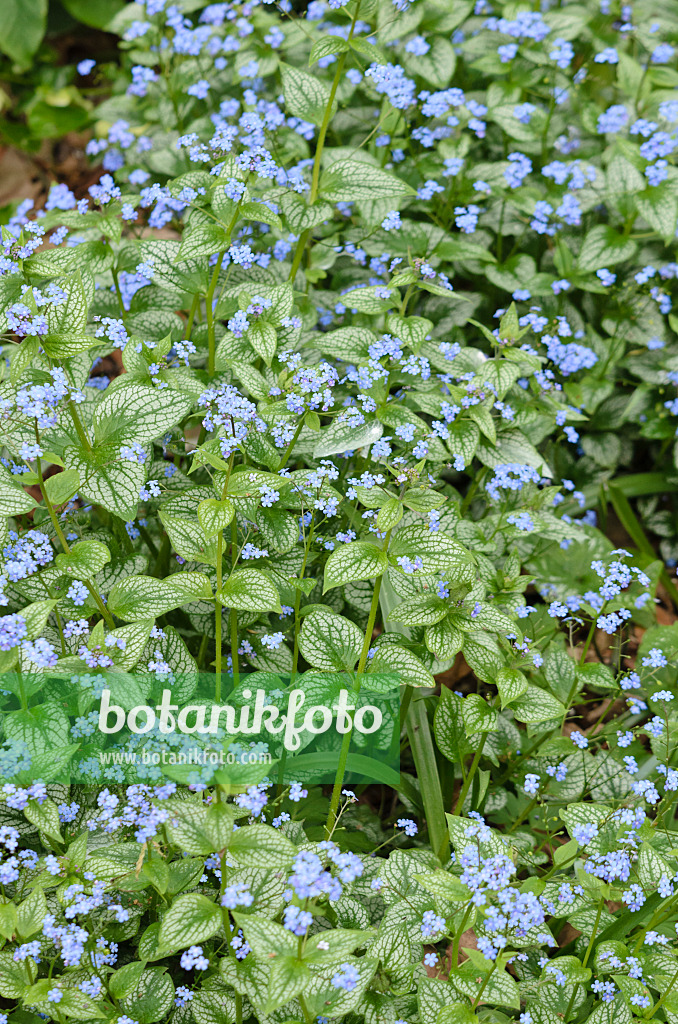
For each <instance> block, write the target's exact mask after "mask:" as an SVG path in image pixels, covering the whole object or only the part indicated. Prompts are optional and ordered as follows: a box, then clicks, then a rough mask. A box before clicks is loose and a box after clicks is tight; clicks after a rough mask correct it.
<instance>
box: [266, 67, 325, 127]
mask: <svg viewBox="0 0 678 1024" xmlns="http://www.w3.org/2000/svg"><path fill="white" fill-rule="evenodd" d="M280 76H281V78H282V85H283V93H284V96H285V106H286V108H287V110H288V111H289V113H290V114H294V115H295V116H296V117H301V118H302V119H303V120H304V121H310V122H311V124H317V125H320V124H321V123H322V120H323V117H324V115H325V109H326V107H327V104H328V101H329V96H330V90H329V88H328V87H327V85H326V84H325V82H323V81H322V79H321V78H318V77H317V76H316V75H312V74H309V73H308V72H307V71H302V70H301V69H300V68H295V67H292V65H291V64H281V65H280ZM335 109H336V108H335Z"/></svg>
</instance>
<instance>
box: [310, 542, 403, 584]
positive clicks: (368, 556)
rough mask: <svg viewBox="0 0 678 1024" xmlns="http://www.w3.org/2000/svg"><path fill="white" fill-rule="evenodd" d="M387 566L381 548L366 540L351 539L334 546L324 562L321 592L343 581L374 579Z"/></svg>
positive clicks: (386, 558)
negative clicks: (323, 578)
mask: <svg viewBox="0 0 678 1024" xmlns="http://www.w3.org/2000/svg"><path fill="white" fill-rule="evenodd" d="M387 568H388V556H387V555H386V552H385V551H383V550H382V548H378V547H377V545H376V544H370V543H368V542H367V541H353V542H352V543H351V544H342V545H341V547H338V548H335V549H334V551H333V552H332V553H331V555H330V557H329V558H328V559H327V562H326V564H325V582H324V586H323V593H326V592H327V591H328V590H331V589H332V588H333V587H340V586H341V585H342V584H343V583H353V582H354V581H355V580H369V579H376V577H378V576H381V574H382V573H383V572H385V571H386V569H387Z"/></svg>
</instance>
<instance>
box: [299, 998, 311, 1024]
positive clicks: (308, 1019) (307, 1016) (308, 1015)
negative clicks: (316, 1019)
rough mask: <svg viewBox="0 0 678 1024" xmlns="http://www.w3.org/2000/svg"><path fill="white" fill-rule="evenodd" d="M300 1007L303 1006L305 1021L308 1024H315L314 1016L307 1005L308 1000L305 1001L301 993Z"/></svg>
mask: <svg viewBox="0 0 678 1024" xmlns="http://www.w3.org/2000/svg"><path fill="white" fill-rule="evenodd" d="M299 1005H300V1006H301V1012H302V1013H303V1015H304V1020H305V1021H306V1024H313V1016H312V1014H311V1012H310V1010H309V1008H308V1006H307V1005H306V1000H305V999H304V997H303V996H302V994H301V993H299Z"/></svg>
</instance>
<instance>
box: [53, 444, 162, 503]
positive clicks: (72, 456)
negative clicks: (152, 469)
mask: <svg viewBox="0 0 678 1024" xmlns="http://www.w3.org/2000/svg"><path fill="white" fill-rule="evenodd" d="M119 453H120V451H119V447H118V446H117V445H114V446H113V445H101V446H100V447H98V448H97V449H95V450H94V451H92V452H86V451H85V450H84V449H82V448H71V447H68V448H66V449H65V450H64V460H65V461H66V462H67V464H68V465H69V467H70V468H72V469H74V470H75V471H76V472H77V473H78V476H79V479H80V484H79V486H78V493H79V494H80V495H81V497H83V498H85V499H86V500H87V501H90V502H91V503H92V504H93V505H102V506H103V507H104V508H105V509H106V510H107V511H108V512H113V513H114V515H116V516H119V517H120V518H121V519H125V520H130V519H135V518H136V514H137V509H138V507H139V490H140V489H141V487H142V485H143V483H144V481H145V479H146V470H145V469H144V467H143V466H140V465H139V464H138V463H137V462H129V461H127V460H120V459H119Z"/></svg>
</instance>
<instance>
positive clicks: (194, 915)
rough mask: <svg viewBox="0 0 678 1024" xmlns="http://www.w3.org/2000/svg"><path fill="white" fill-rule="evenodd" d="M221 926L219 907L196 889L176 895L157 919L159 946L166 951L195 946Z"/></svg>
mask: <svg viewBox="0 0 678 1024" xmlns="http://www.w3.org/2000/svg"><path fill="white" fill-rule="evenodd" d="M220 927H221V910H220V908H219V906H218V905H217V904H215V903H213V902H212V901H211V900H209V899H207V897H206V896H203V895H201V894H200V893H197V892H190V893H186V894H185V895H183V896H177V897H176V898H175V899H174V900H173V902H172V905H171V906H170V907H169V908H168V910H167V911H166V913H165V914H164V916H163V919H162V921H161V922H160V934H159V945H160V949H161V951H163V950H164V951H165V953H170V952H174V951H176V950H179V949H185V948H186V947H188V946H195V945H198V944H199V943H201V942H204V941H205V940H206V939H209V938H211V937H212V936H213V935H214V934H215V933H216V932H217V931H218V930H219V928H220Z"/></svg>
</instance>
